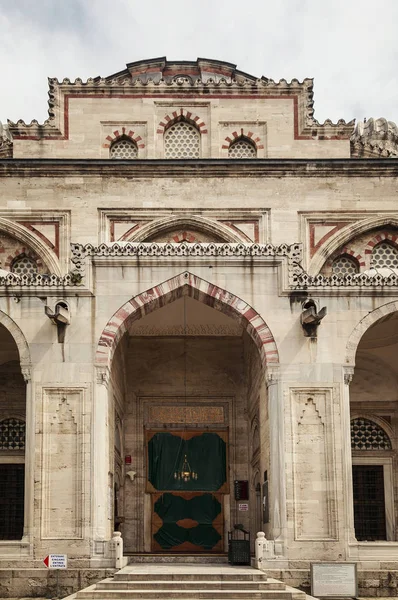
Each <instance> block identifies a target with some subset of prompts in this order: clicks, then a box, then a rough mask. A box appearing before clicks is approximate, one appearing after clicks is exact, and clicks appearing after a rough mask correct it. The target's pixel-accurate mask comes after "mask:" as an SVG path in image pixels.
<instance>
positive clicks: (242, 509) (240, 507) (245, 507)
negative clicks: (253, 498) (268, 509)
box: [238, 504, 249, 512]
mask: <svg viewBox="0 0 398 600" xmlns="http://www.w3.org/2000/svg"><path fill="white" fill-rule="evenodd" d="M238 510H239V511H240V512H247V511H248V510H249V505H248V504H238Z"/></svg>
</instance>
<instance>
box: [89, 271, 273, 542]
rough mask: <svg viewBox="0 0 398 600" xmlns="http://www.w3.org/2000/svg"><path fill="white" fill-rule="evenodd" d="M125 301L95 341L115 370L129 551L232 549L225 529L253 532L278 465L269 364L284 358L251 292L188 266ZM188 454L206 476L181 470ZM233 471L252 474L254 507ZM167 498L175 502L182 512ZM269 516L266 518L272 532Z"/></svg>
mask: <svg viewBox="0 0 398 600" xmlns="http://www.w3.org/2000/svg"><path fill="white" fill-rule="evenodd" d="M127 304H128V306H127V305H125V306H124V307H123V308H121V309H120V310H119V311H118V312H117V313H116V314H115V315H114V317H113V318H112V319H111V321H110V324H109V325H108V326H107V327H106V328H105V329H104V332H103V334H102V336H101V341H100V345H99V347H98V352H97V364H98V365H104V366H105V365H107V366H108V367H109V369H110V379H109V386H108V393H109V419H110V427H109V431H110V432H112V431H116V435H115V436H110V440H109V442H110V448H111V449H112V450H110V452H109V455H110V456H112V457H113V456H116V457H117V456H118V449H119V448H120V447H122V448H123V450H122V452H123V457H122V458H123V461H122V462H123V466H122V468H123V473H122V477H121V478H120V476H119V475H118V464H117V461H114V462H113V459H110V473H112V482H113V486H114V489H115V497H117V500H118V510H119V511H120V514H118V515H115V517H116V519H115V520H116V523H117V524H118V526H119V527H120V529H121V530H122V532H123V538H124V541H125V545H126V550H127V551H130V552H173V553H174V552H186V553H192V552H193V553H197V552H203V551H205V552H223V551H224V550H225V543H226V541H225V536H224V532H225V531H226V530H228V529H230V528H231V527H232V525H233V524H235V523H243V525H244V526H245V528H250V529H251V531H252V534H253V540H254V538H255V535H254V534H255V533H256V530H257V529H258V527H259V524H260V523H261V522H262V513H261V514H260V509H261V502H260V490H261V489H262V481H260V479H261V477H260V473H264V472H268V473H269V472H270V456H269V454H270V451H269V448H270V439H269V437H270V436H269V431H268V403H267V388H266V384H265V376H264V371H265V366H266V364H267V363H271V364H274V365H276V364H277V362H278V353H277V349H276V345H275V342H274V340H273V337H272V335H271V332H270V331H269V329H268V327H267V326H266V324H265V323H264V321H263V320H262V319H261V317H260V316H259V315H258V314H257V313H256V312H255V311H254V310H253V308H251V307H250V306H249V305H247V303H245V302H244V301H243V300H241V299H239V298H237V297H235V296H233V295H232V294H230V293H228V292H226V291H225V290H221V289H220V288H217V287H216V286H214V285H212V284H210V283H208V282H204V281H203V280H200V279H199V278H197V277H194V276H193V275H192V274H190V273H184V274H182V275H181V276H179V277H176V278H173V280H169V281H168V282H164V283H163V284H161V285H160V286H158V287H157V288H153V289H152V290H148V291H147V292H145V293H143V294H140V295H139V296H136V297H135V298H133V299H132V300H131V301H130V302H129V303H127ZM110 328H112V336H110ZM254 422H255V424H256V425H255V430H254V431H253V430H252V426H251V424H252V423H254ZM112 423H113V424H114V425H112ZM117 423H121V429H118V427H116V429H115V426H116V424H117ZM121 430H122V431H123V439H122V441H120V439H118V436H119V431H121ZM261 445H262V446H263V450H264V451H263V452H260V446H261ZM114 447H115V449H114ZM209 453H210V454H209ZM210 455H211V456H212V459H211V460H209V459H208V458H206V457H208V456H210ZM184 456H186V458H187V462H188V465H189V469H190V470H191V471H192V474H193V473H194V472H195V473H196V475H197V479H195V478H194V477H193V476H192V477H190V478H188V479H189V481H188V482H185V483H184V482H183V481H181V480H180V479H179V477H178V473H179V472H180V470H181V469H182V470H184V460H183V459H184ZM200 457H202V459H201V458H200ZM234 481H243V482H247V485H246V490H248V491H249V497H250V499H249V497H248V498H246V496H245V493H246V492H245V484H242V486H243V487H242V494H243V495H242V497H241V503H243V504H245V503H246V504H249V507H250V510H249V511H247V512H241V511H239V501H238V500H236V499H235V492H234ZM165 482H166V483H165ZM257 496H258V497H257ZM206 503H208V505H207V504H206ZM210 505H211V506H212V508H210ZM168 506H171V509H170V510H171V513H172V512H173V511H174V510H175V511H177V513H176V515H177V516H176V515H174V517H173V519H174V520H172V522H171V521H170V518H171V517H170V514H169V513H167V511H166V508H167V507H168ZM206 506H207V508H206ZM213 510H214V514H213V513H212V511H213ZM164 511H166V513H167V514H166V513H165V512H164ZM208 511H210V512H208ZM188 513H189V516H188ZM206 514H207V517H206V516H205V515H206ZM209 515H211V518H210V517H209ZM177 517H178V518H177ZM209 519H210V521H209ZM165 523H166V524H167V523H169V525H170V526H169V525H167V526H166V525H165ZM270 527H271V525H270V524H264V528H265V531H266V533H268V532H269V531H270ZM169 530H170V531H169ZM171 540H174V542H172V541H171ZM177 542H178V543H177Z"/></svg>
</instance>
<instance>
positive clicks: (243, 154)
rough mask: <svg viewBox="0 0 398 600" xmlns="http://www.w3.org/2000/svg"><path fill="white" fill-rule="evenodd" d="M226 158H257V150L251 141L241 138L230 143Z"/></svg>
mask: <svg viewBox="0 0 398 600" xmlns="http://www.w3.org/2000/svg"><path fill="white" fill-rule="evenodd" d="M228 158H257V150H256V148H255V146H254V144H252V142H249V140H245V139H242V138H241V139H239V140H237V141H236V142H232V144H231V145H230V147H229V149H228Z"/></svg>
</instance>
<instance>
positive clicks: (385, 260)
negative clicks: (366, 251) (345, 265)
mask: <svg viewBox="0 0 398 600" xmlns="http://www.w3.org/2000/svg"><path fill="white" fill-rule="evenodd" d="M370 266H371V267H373V268H374V269H377V268H382V267H389V268H390V269H397V268H398V250H397V249H396V248H394V246H391V244H389V243H388V242H382V243H381V244H377V246H375V247H374V248H373V252H372V260H371V265H370Z"/></svg>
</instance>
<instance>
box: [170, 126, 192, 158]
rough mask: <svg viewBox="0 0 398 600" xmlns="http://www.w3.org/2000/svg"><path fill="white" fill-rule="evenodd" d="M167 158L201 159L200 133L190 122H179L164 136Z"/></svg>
mask: <svg viewBox="0 0 398 600" xmlns="http://www.w3.org/2000/svg"><path fill="white" fill-rule="evenodd" d="M164 156H165V158H199V157H200V133H199V131H198V130H197V129H196V127H195V126H194V125H191V123H188V121H178V122H177V123H174V125H171V127H169V128H168V129H166V131H165V134H164Z"/></svg>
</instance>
